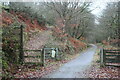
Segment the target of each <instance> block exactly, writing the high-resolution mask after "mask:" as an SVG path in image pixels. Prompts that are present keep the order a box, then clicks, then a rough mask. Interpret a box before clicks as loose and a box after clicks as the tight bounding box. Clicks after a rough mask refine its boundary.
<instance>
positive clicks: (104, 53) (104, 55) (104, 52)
mask: <svg viewBox="0 0 120 80" xmlns="http://www.w3.org/2000/svg"><path fill="white" fill-rule="evenodd" d="M103 65H106V51H105V50H104V49H103Z"/></svg>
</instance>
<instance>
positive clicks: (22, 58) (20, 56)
mask: <svg viewBox="0 0 120 80" xmlns="http://www.w3.org/2000/svg"><path fill="white" fill-rule="evenodd" d="M19 62H20V63H21V64H23V62H24V51H23V26H22V25H21V26H20V54H19Z"/></svg>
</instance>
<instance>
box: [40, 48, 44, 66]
mask: <svg viewBox="0 0 120 80" xmlns="http://www.w3.org/2000/svg"><path fill="white" fill-rule="evenodd" d="M41 61H42V66H45V49H44V48H43V49H42V54H41Z"/></svg>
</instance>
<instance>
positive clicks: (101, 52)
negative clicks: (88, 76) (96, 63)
mask: <svg viewBox="0 0 120 80" xmlns="http://www.w3.org/2000/svg"><path fill="white" fill-rule="evenodd" d="M100 64H101V65H103V49H102V48H101V49H100Z"/></svg>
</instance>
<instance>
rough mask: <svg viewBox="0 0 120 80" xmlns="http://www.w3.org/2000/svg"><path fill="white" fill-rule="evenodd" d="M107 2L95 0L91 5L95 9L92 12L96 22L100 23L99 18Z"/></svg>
mask: <svg viewBox="0 0 120 80" xmlns="http://www.w3.org/2000/svg"><path fill="white" fill-rule="evenodd" d="M106 5H107V2H102V1H101V2H100V1H98V0H97V1H94V2H93V3H92V5H91V7H90V9H91V10H93V11H92V12H91V13H92V14H94V15H95V23H96V24H99V22H98V20H97V18H98V17H100V15H101V14H102V11H103V10H104V9H105V8H106Z"/></svg>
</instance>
